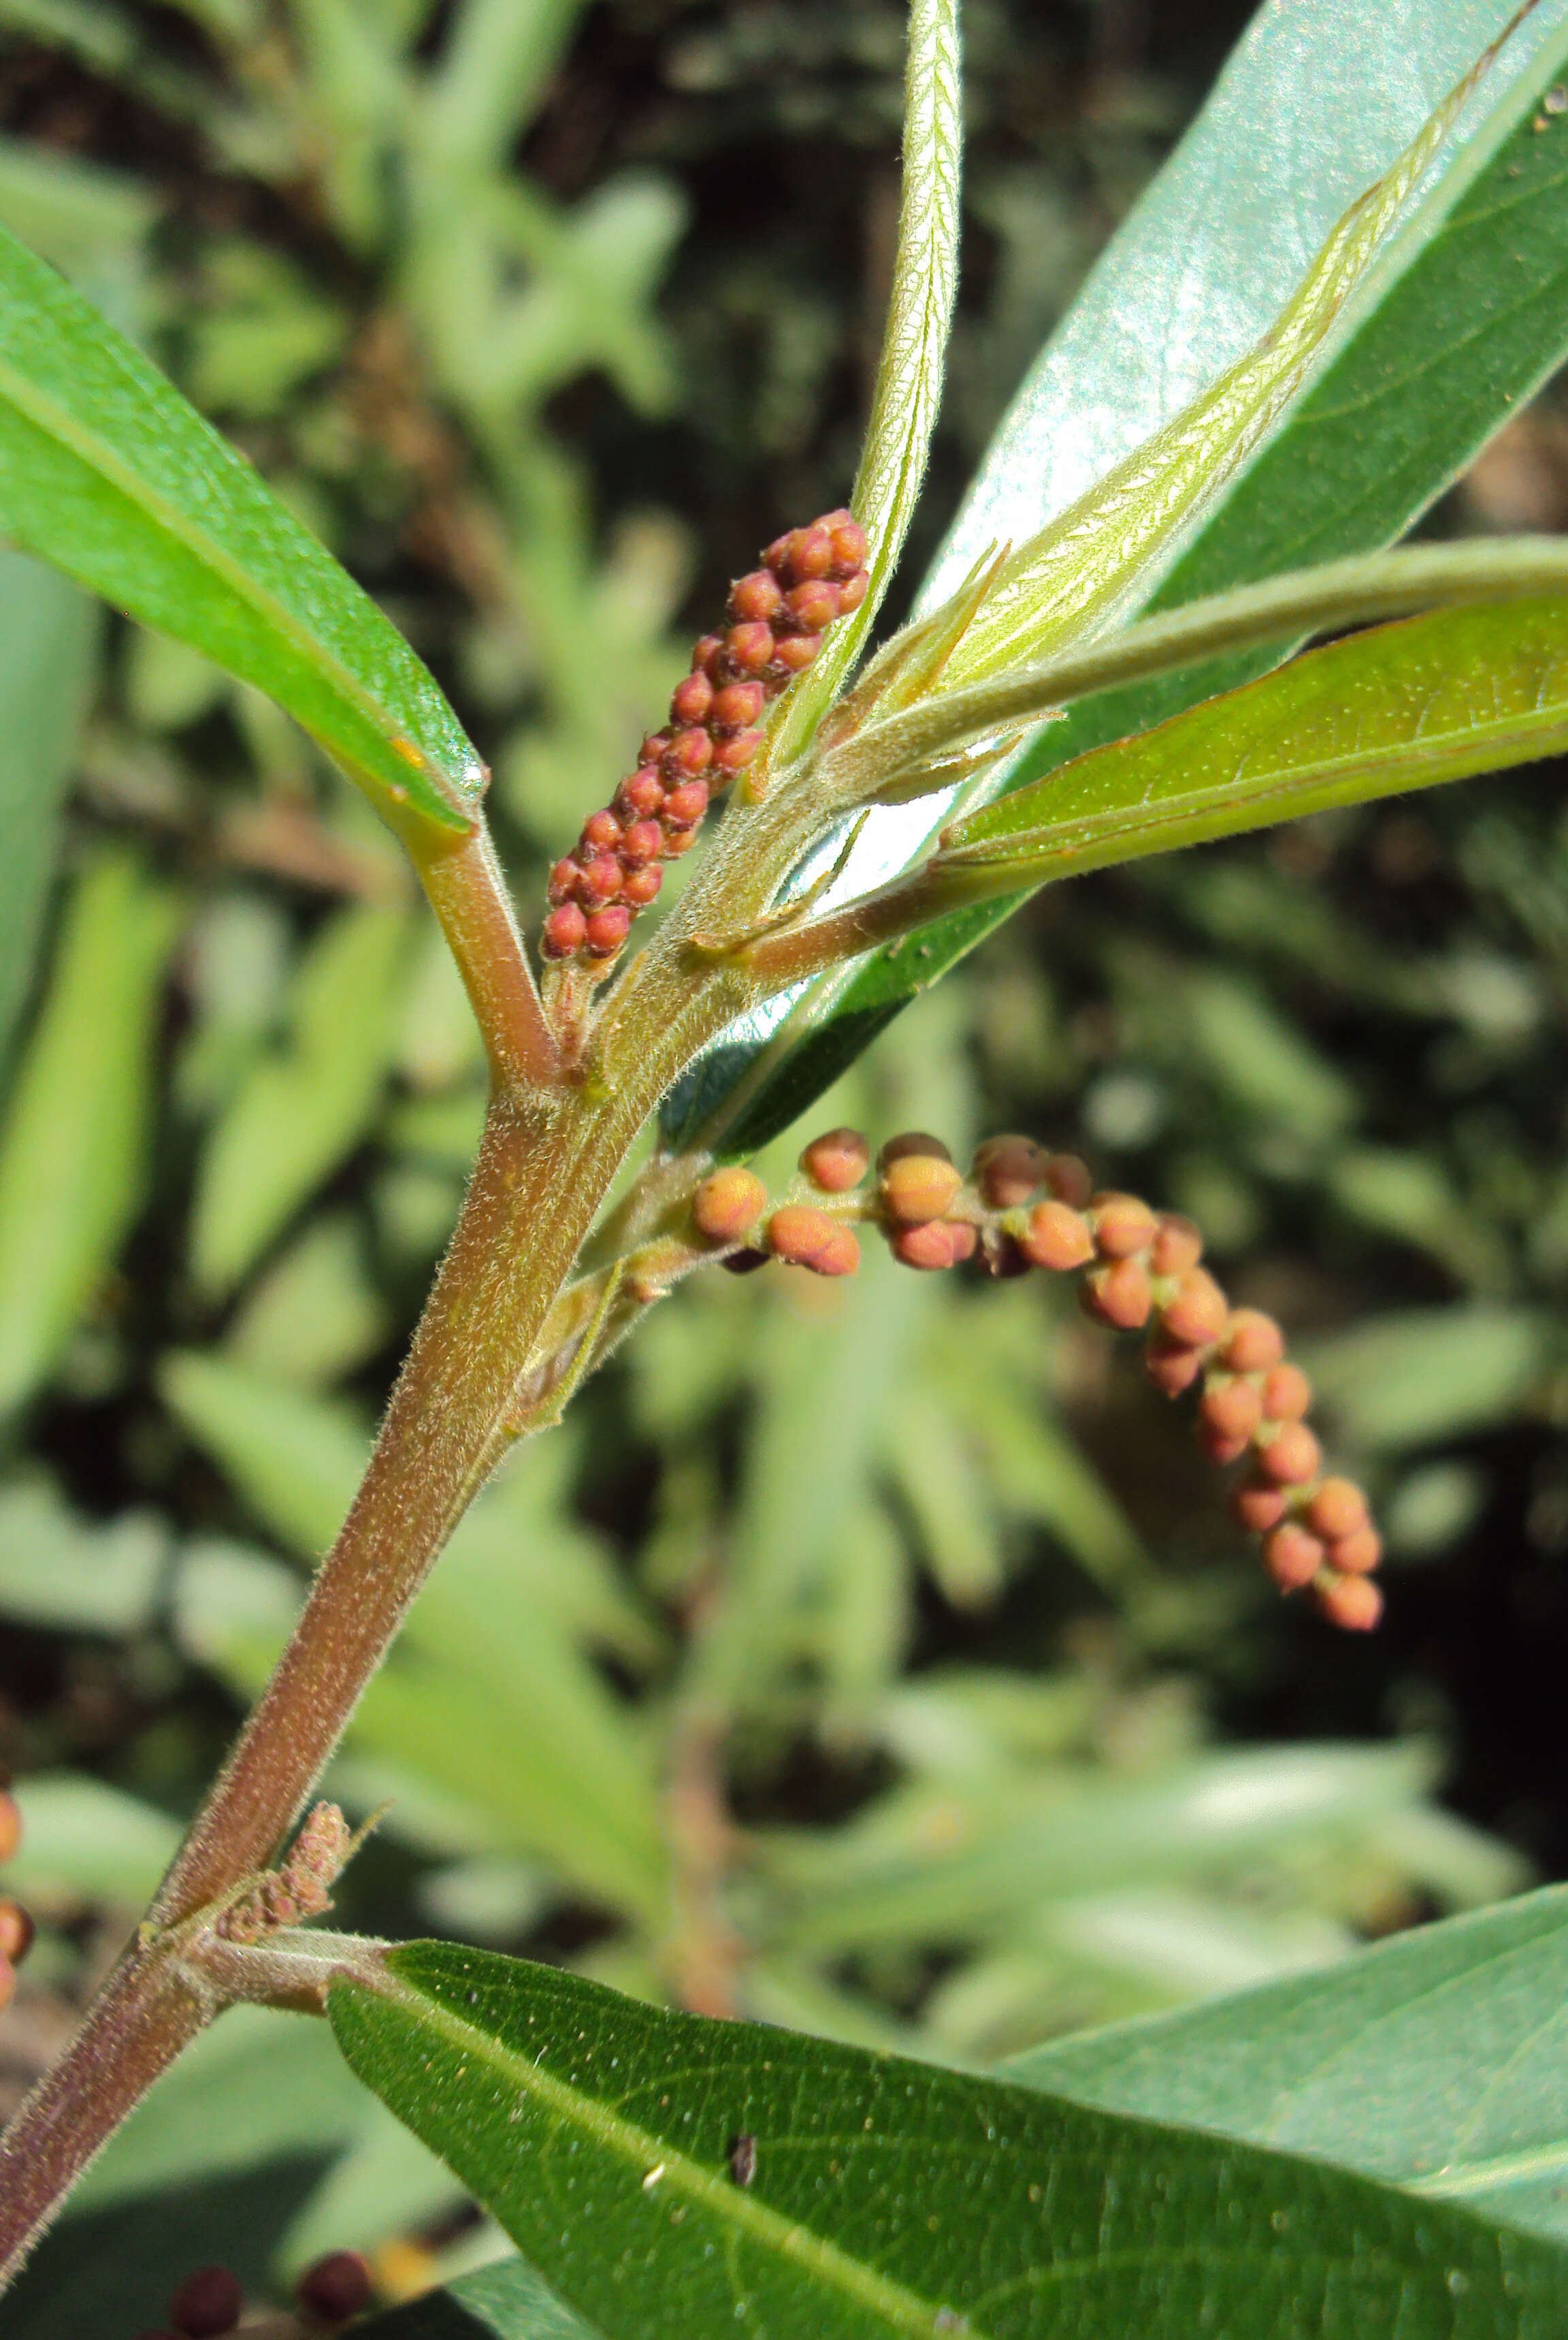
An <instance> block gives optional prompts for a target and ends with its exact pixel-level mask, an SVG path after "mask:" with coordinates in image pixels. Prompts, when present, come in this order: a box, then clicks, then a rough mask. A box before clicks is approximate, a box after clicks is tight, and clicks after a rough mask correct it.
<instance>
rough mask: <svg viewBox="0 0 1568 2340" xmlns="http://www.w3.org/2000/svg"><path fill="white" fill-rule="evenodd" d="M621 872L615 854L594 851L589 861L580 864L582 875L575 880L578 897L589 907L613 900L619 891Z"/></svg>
mask: <svg viewBox="0 0 1568 2340" xmlns="http://www.w3.org/2000/svg"><path fill="white" fill-rule="evenodd" d="M622 874H623V873H622V870H621V867H620V858H619V857H618V856H617V855H615V854H613V853H596V854H595V855H594V857H593V858H592V860H591V861H586V862H584V863H583V865H582V875H581V877H580V878H579V879H578V881H577V894H578V899H579V900H580V901H581V903H582V904H583V905H584V907H587V908H589V909H592V908H593V907H595V905H596V904H598V903H600V902H613V901H614V899H615V897H616V896H617V895H618V894H619V893H620V880H621V877H622Z"/></svg>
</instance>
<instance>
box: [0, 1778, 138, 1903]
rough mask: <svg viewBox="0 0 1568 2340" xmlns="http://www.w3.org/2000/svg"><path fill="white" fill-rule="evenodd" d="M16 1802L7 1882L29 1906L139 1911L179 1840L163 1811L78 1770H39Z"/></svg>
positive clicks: (21, 1785) (24, 1783) (21, 1786)
mask: <svg viewBox="0 0 1568 2340" xmlns="http://www.w3.org/2000/svg"><path fill="white" fill-rule="evenodd" d="M16 1800H17V1802H18V1803H19V1804H20V1806H21V1808H22V1826H23V1837H22V1844H21V1847H20V1849H19V1850H18V1851H17V1852H16V1853H15V1856H14V1857H13V1858H12V1859H11V1860H9V1861H8V1862H7V1863H6V1867H5V1882H6V1887H7V1889H8V1890H12V1891H15V1892H17V1893H20V1894H22V1895H23V1896H24V1897H25V1899H27V1900H28V1901H30V1902H31V1903H32V1904H33V1906H34V1908H35V1909H48V1910H53V1909H59V1908H62V1907H64V1908H65V1909H79V1908H80V1906H81V1904H82V1903H83V1902H84V1901H90V1900H105V1901H115V1902H124V1903H125V1904H126V1906H127V1907H129V1908H133V1909H140V1907H141V1906H142V1904H143V1903H144V1901H145V1900H146V1899H148V1897H149V1895H150V1894H151V1893H152V1891H153V1889H154V1886H155V1885H156V1884H157V1882H158V1879H159V1878H160V1877H161V1876H162V1875H163V1873H164V1869H166V1868H167V1866H168V1864H169V1861H170V1859H172V1858H173V1856H174V1849H175V1848H176V1846H177V1845H178V1843H179V1841H180V1829H179V1826H178V1823H177V1822H176V1821H174V1820H173V1819H170V1818H169V1816H168V1814H167V1813H166V1812H161V1811H158V1810H156V1809H155V1808H154V1806H153V1805H152V1804H144V1803H143V1802H142V1801H141V1800H140V1799H139V1798H137V1797H135V1796H127V1795H124V1794H123V1793H122V1792H121V1790H119V1789H118V1788H111V1787H110V1786H108V1785H107V1783H106V1782H105V1781H104V1780H92V1779H89V1778H88V1777H87V1776H86V1774H85V1773H84V1772H78V1771H41V1772H37V1773H35V1774H34V1776H33V1777H31V1778H30V1779H25V1780H22V1781H21V1782H20V1783H19V1785H18V1788H17V1791H16Z"/></svg>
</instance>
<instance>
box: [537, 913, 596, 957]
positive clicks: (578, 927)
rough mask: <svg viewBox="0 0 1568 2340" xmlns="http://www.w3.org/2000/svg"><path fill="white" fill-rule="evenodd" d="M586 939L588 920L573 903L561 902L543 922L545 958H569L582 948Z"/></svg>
mask: <svg viewBox="0 0 1568 2340" xmlns="http://www.w3.org/2000/svg"><path fill="white" fill-rule="evenodd" d="M587 938H588V920H587V919H586V918H585V917H583V915H582V912H581V910H580V909H579V908H578V907H577V904H576V903H575V902H563V903H562V904H561V907H560V909H558V910H551V914H550V916H549V917H548V918H546V920H545V922H544V935H543V948H544V956H545V957H546V958H570V957H571V954H572V952H573V951H579V950H581V948H582V946H583V944H584V942H585V941H586V940H587Z"/></svg>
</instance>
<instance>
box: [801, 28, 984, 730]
mask: <svg viewBox="0 0 1568 2340" xmlns="http://www.w3.org/2000/svg"><path fill="white" fill-rule="evenodd" d="M961 103H962V102H961V96H960V89H959V72H958V0H914V5H912V6H911V8H910V11H909V29H908V63H907V65H906V68H905V102H904V185H903V200H902V203H901V206H900V209H899V214H898V250H897V252H896V253H895V254H894V261H893V287H892V293H891V296H890V299H889V301H888V321H887V324H886V327H885V329H884V332H883V342H882V358H881V363H880V365H879V366H878V372H877V387H876V392H875V394H874V396H873V398H872V401H871V419H870V421H869V423H868V426H867V431H866V446H865V451H864V452H863V454H862V455H861V458H860V469H859V472H858V477H857V479H856V481H855V493H854V498H853V502H854V507H855V511H856V513H857V516H858V519H859V520H860V521H861V523H862V525H863V526H864V528H865V530H866V532H867V536H868V540H869V542H870V562H869V567H870V580H871V581H870V587H869V590H868V592H867V595H866V599H865V600H864V601H863V602H862V603H861V605H860V607H859V609H858V610H857V611H856V613H855V615H854V617H853V618H852V619H851V620H849V624H848V625H843V626H838V627H835V628H834V630H833V631H832V633H831V634H830V635H829V638H828V641H827V643H826V646H825V649H824V651H823V655H822V656H821V657H820V658H819V659H818V660H817V663H816V665H815V667H814V668H813V669H812V670H811V674H810V677H809V679H808V680H807V681H805V682H804V683H802V684H801V685H800V686H799V688H798V689H795V690H792V691H791V692H790V694H789V702H788V706H787V709H786V712H785V715H784V719H783V723H782V725H781V727H780V731H779V739H778V742H777V752H778V753H779V755H780V756H785V755H788V754H789V750H790V747H791V745H792V743H794V742H796V741H798V740H804V739H807V738H809V735H810V729H811V728H812V724H813V721H814V719H815V718H816V717H818V716H819V715H820V714H821V712H822V710H823V709H824V708H826V707H828V706H829V705H830V704H831V701H832V699H833V695H834V692H835V690H836V689H837V688H838V686H839V683H841V681H842V679H843V678H844V676H845V675H846V674H848V673H849V669H850V668H851V667H852V666H853V665H854V663H855V661H856V659H857V658H858V656H859V653H860V648H861V645H862V644H863V643H864V641H865V640H866V637H867V635H868V632H869V630H870V628H871V624H872V621H873V620H874V619H875V617H876V615H877V611H878V608H879V607H880V605H881V602H882V599H883V597H884V595H885V594H886V592H887V590H888V585H889V583H890V582H891V580H892V576H893V571H894V570H895V569H896V567H897V566H898V555H899V553H900V552H901V550H903V545H904V539H905V537H906V536H907V535H908V529H909V522H910V520H911V519H912V518H913V516H914V511H915V504H916V501H917V499H918V495H919V492H920V483H921V481H922V480H923V479H924V477H925V471H926V458H927V454H928V451H929V448H930V443H931V433H932V431H933V430H934V429H935V428H936V422H937V410H938V406H939V405H940V403H941V398H942V375H943V367H944V362H945V359H946V356H947V349H948V330H949V327H950V325H951V323H952V315H953V300H954V296H955V294H956V292H957V291H958V229H959V223H960V213H959V203H958V170H959V158H960V152H961V148H962V144H963V131H962V112H961Z"/></svg>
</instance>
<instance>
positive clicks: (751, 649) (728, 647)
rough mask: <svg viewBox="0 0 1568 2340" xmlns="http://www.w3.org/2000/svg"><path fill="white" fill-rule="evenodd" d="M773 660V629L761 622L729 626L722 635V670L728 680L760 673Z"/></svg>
mask: <svg viewBox="0 0 1568 2340" xmlns="http://www.w3.org/2000/svg"><path fill="white" fill-rule="evenodd" d="M772 662H773V629H772V627H771V626H765V625H762V624H761V623H757V624H754V625H741V626H731V627H730V629H729V632H728V633H727V634H726V635H725V637H724V658H723V667H722V670H723V673H724V676H725V679H726V680H727V681H728V680H729V679H733V678H735V677H741V678H744V677H745V676H747V675H753V674H760V673H761V672H762V669H763V668H764V667H766V666H770V665H771V664H772Z"/></svg>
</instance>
